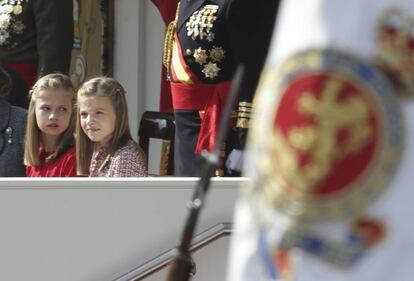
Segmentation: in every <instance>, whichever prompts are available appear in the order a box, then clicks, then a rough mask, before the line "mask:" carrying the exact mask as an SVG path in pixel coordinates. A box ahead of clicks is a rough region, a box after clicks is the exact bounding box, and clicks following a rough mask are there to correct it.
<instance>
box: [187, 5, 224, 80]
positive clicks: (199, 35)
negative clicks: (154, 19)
mask: <svg viewBox="0 0 414 281" xmlns="http://www.w3.org/2000/svg"><path fill="white" fill-rule="evenodd" d="M217 10H218V6H217V5H206V6H204V7H203V8H202V9H200V10H198V11H195V12H194V13H193V14H192V15H191V17H190V19H189V20H188V22H187V23H186V27H187V36H188V37H191V39H193V40H194V41H195V40H207V41H208V42H213V41H214V37H215V34H214V32H213V31H212V29H213V25H214V22H215V20H216V19H217V17H216V14H217ZM186 55H187V56H191V55H192V56H193V57H194V59H195V62H196V63H198V64H200V65H201V66H203V70H202V72H203V73H204V75H205V77H206V78H210V79H214V78H216V77H217V76H218V74H219V72H220V70H221V68H220V67H218V65H217V63H219V62H220V61H222V60H223V59H224V58H225V50H224V49H223V48H222V47H215V46H213V47H212V48H211V49H210V50H204V49H203V48H201V47H199V48H197V49H195V50H190V49H187V50H186Z"/></svg>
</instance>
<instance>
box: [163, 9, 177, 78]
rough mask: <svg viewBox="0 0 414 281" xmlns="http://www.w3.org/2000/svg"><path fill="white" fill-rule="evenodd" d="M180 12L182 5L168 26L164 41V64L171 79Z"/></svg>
mask: <svg viewBox="0 0 414 281" xmlns="http://www.w3.org/2000/svg"><path fill="white" fill-rule="evenodd" d="M179 11H180V3H178V5H177V11H176V13H175V19H174V20H173V21H172V22H170V23H169V24H168V27H167V31H166V33H165V39H164V49H163V54H162V63H163V64H164V66H165V67H166V68H167V72H168V78H169V79H170V75H169V72H170V66H171V58H172V50H173V43H174V33H175V30H176V27H177V20H178V13H179Z"/></svg>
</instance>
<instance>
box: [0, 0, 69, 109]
mask: <svg viewBox="0 0 414 281" xmlns="http://www.w3.org/2000/svg"><path fill="white" fill-rule="evenodd" d="M72 3H73V2H72V1H71V0H53V1H48V0H2V1H0V62H1V63H2V64H4V66H5V68H6V69H7V70H8V72H9V74H10V76H11V77H12V78H13V80H14V81H13V82H14V84H15V86H14V87H15V89H14V92H13V90H12V95H11V96H10V100H11V101H12V102H14V103H15V104H16V105H19V106H24V107H26V106H27V98H26V95H27V90H28V89H29V88H30V87H31V86H32V85H33V84H34V82H35V81H36V79H37V77H40V76H43V75H45V74H48V73H51V72H62V73H68V71H69V64H70V56H71V49H72V45H73V12H72V5H73V4H72ZM16 87H17V88H18V90H16ZM16 95H19V96H16Z"/></svg>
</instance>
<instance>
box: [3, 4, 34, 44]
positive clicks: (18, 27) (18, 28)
mask: <svg viewBox="0 0 414 281" xmlns="http://www.w3.org/2000/svg"><path fill="white" fill-rule="evenodd" d="M27 1H28V0H7V1H0V5H1V6H0V45H5V44H6V43H8V41H9V39H10V36H11V33H12V34H22V33H23V31H24V30H25V28H26V25H25V24H24V23H23V21H21V20H16V19H14V18H13V17H14V16H18V15H20V14H21V13H22V12H23V6H22V4H23V3H24V2H27Z"/></svg>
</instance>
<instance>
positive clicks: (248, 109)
mask: <svg viewBox="0 0 414 281" xmlns="http://www.w3.org/2000/svg"><path fill="white" fill-rule="evenodd" d="M239 112H250V113H252V112H253V108H248V107H243V108H240V107H239Z"/></svg>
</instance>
